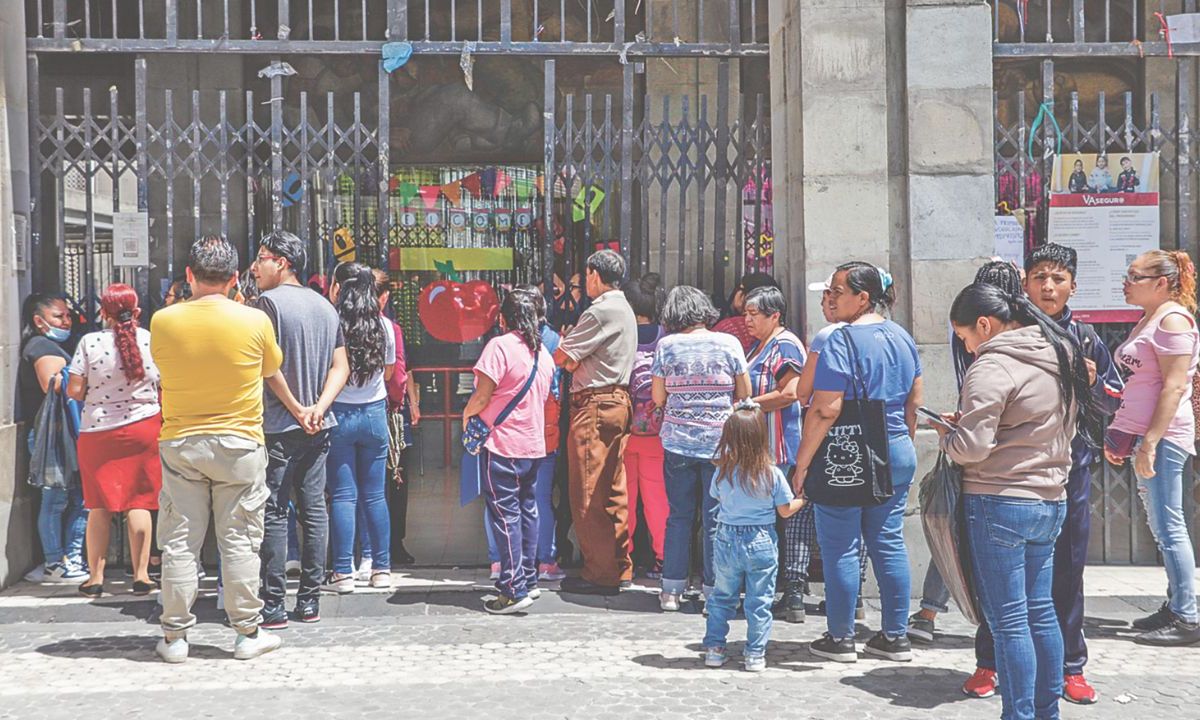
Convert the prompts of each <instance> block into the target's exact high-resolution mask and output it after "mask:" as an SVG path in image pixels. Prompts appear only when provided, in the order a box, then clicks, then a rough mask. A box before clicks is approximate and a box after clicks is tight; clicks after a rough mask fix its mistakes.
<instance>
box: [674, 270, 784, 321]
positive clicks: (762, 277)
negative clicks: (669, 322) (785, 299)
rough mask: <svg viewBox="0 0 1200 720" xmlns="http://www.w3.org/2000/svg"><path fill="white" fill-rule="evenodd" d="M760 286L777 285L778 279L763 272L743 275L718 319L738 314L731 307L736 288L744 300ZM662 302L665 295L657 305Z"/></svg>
mask: <svg viewBox="0 0 1200 720" xmlns="http://www.w3.org/2000/svg"><path fill="white" fill-rule="evenodd" d="M760 287H779V281H778V280H776V279H775V278H774V277H772V276H771V275H770V274H769V273H765V272H752V273H746V274H745V275H743V276H742V281H741V282H739V283H738V284H737V285H735V286H734V288H733V292H731V293H729V297H728V298H726V299H725V305H724V307H722V308H721V318H720V319H722V320H724V319H725V318H727V317H733V316H734V315H738V314H739V313H738V311H737V310H736V309H734V307H733V298H734V297H736V296H737V294H738V290H741V291H742V300H743V301H744V300H745V299H746V296H747V295H749V294H750V292H751V291H753V290H757V289H758V288H760ZM717 300H718V301H719V300H720V298H717ZM664 302H666V298H665V297H664V298H663V299H661V300H659V302H658V306H659V307H660V308H661V307H662V305H663V303H664Z"/></svg>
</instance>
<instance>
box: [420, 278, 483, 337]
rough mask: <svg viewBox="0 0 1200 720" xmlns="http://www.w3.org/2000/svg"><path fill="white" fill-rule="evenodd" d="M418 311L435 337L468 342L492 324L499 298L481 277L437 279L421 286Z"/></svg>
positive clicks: (423, 322) (424, 323) (480, 334)
mask: <svg viewBox="0 0 1200 720" xmlns="http://www.w3.org/2000/svg"><path fill="white" fill-rule="evenodd" d="M417 313H418V315H420V317H421V323H422V324H423V325H424V326H425V329H426V330H427V331H429V334H430V335H432V336H434V337H435V338H437V339H438V340H441V341H442V342H451V343H464V342H470V341H472V340H475V339H477V338H480V337H482V336H483V335H484V334H485V333H487V331H489V330H491V329H492V328H493V327H495V325H496V318H497V317H498V316H499V315H500V299H499V298H498V297H496V291H495V290H494V289H493V288H492V286H491V285H490V284H489V283H487V282H485V281H483V280H472V281H470V282H465V283H460V282H455V281H453V280H438V281H437V282H434V283H430V284H428V285H426V286H425V287H424V288H422V289H421V296H420V298H419V299H418V301H417Z"/></svg>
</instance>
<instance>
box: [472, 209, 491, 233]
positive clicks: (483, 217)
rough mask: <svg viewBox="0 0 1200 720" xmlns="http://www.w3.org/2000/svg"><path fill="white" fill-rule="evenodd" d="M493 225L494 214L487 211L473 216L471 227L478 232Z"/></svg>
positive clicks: (481, 211)
mask: <svg viewBox="0 0 1200 720" xmlns="http://www.w3.org/2000/svg"><path fill="white" fill-rule="evenodd" d="M491 224H492V214H491V212H489V211H487V210H480V211H478V212H475V213H472V214H471V227H472V228H474V229H475V230H477V231H483V230H487V229H488V226H489V225H491Z"/></svg>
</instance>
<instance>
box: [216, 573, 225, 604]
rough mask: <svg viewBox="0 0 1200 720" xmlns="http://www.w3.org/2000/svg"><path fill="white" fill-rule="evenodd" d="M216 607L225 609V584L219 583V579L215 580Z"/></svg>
mask: <svg viewBox="0 0 1200 720" xmlns="http://www.w3.org/2000/svg"><path fill="white" fill-rule="evenodd" d="M217 609H218V610H224V609H225V586H224V585H222V584H221V581H220V580H218V581H217Z"/></svg>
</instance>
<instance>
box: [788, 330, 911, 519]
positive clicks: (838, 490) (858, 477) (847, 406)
mask: <svg viewBox="0 0 1200 720" xmlns="http://www.w3.org/2000/svg"><path fill="white" fill-rule="evenodd" d="M838 332H839V333H842V334H843V336H844V337H845V338H846V347H847V349H848V350H849V354H850V357H849V360H850V372H851V373H852V377H851V378H850V385H851V388H853V389H854V390H855V391H856V392H855V397H854V398H850V397H849V394H847V396H846V397H844V398H843V399H842V412H841V414H840V415H838V419H837V422H835V423H834V424H833V427H831V428H829V432H828V433H826V435H825V438H824V439H823V440H822V441H821V447H819V448H818V449H817V454H816V455H815V456H814V457H813V461H812V464H811V465H810V466H809V468H808V474H807V475H805V478H804V494H805V496H806V497H808V499H809V500H811V501H812V502H815V503H818V504H820V505H839V506H843V507H867V506H871V505H881V504H883V503H884V502H886V501H887V500H888V499H889V498H890V497H892V495H893V493H894V490H893V488H892V468H891V465H890V464H889V461H888V455H889V452H888V431H887V409H886V407H885V403H884V401H883V400H871V399H869V397H868V395H867V381H866V378H865V377H864V375H863V369H862V368H861V367H860V365H859V358H858V348H857V347H856V346H855V344H854V337H853V335H852V334H851V333H850V332H849V330H847V329H846V328H844V327H843V328H841V329H840V330H838Z"/></svg>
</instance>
